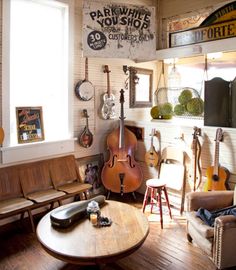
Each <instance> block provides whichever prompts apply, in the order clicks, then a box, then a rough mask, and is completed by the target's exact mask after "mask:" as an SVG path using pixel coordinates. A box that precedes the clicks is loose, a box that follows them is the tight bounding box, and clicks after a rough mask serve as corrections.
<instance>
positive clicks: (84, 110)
mask: <svg viewBox="0 0 236 270" xmlns="http://www.w3.org/2000/svg"><path fill="white" fill-rule="evenodd" d="M83 114H84V117H86V118H89V116H88V111H87V109H83Z"/></svg>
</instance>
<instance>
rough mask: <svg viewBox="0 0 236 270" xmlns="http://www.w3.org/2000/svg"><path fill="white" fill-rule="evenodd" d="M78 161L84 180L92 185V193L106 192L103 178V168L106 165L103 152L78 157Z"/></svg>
mask: <svg viewBox="0 0 236 270" xmlns="http://www.w3.org/2000/svg"><path fill="white" fill-rule="evenodd" d="M76 162H77V165H78V168H79V174H80V177H81V179H82V181H83V182H84V183H89V184H91V185H92V193H93V194H96V195H97V194H103V193H104V192H105V188H104V186H103V184H102V180H101V170H102V167H103V165H104V158H103V154H98V155H94V156H89V157H83V158H78V159H76Z"/></svg>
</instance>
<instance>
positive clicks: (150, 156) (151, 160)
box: [145, 129, 159, 167]
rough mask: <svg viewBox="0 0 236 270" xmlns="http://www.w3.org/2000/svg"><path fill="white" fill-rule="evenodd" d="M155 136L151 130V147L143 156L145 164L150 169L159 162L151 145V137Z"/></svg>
mask: <svg viewBox="0 0 236 270" xmlns="http://www.w3.org/2000/svg"><path fill="white" fill-rule="evenodd" d="M155 135H156V130H155V129H152V134H151V147H150V149H149V151H148V152H147V153H146V154H145V162H146V164H147V165H148V166H150V167H156V166H157V164H158V161H159V156H158V153H157V152H156V150H155V147H154V145H153V137H154V136H155Z"/></svg>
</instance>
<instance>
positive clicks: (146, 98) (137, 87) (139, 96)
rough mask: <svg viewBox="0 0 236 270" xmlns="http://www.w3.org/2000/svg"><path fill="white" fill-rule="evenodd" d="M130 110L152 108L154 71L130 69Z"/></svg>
mask: <svg viewBox="0 0 236 270" xmlns="http://www.w3.org/2000/svg"><path fill="white" fill-rule="evenodd" d="M129 71H130V81H129V87H130V108H147V107H152V88H153V70H151V69H144V68H136V67H130V68H129Z"/></svg>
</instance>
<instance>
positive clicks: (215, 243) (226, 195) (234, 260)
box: [186, 191, 236, 269]
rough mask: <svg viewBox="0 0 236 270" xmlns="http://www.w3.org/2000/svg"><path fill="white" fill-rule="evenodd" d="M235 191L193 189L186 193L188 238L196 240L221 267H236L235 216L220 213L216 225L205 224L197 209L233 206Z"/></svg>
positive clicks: (211, 209)
mask: <svg viewBox="0 0 236 270" xmlns="http://www.w3.org/2000/svg"><path fill="white" fill-rule="evenodd" d="M233 201H234V191H210V192H190V193H188V194H186V204H187V205H186V206H187V211H186V219H187V239H188V241H189V242H192V241H193V242H194V243H196V244H197V245H198V246H199V247H200V248H201V249H202V250H203V251H204V252H205V253H206V254H207V255H208V256H209V257H210V258H211V259H212V261H213V262H214V263H215V265H216V267H217V268H218V269H224V268H226V267H232V266H236V256H235V250H236V216H233V215H227V216H219V217H217V218H216V219H215V223H214V227H210V226H208V225H206V224H205V223H204V222H203V221H202V220H201V219H200V218H199V217H197V216H196V211H197V210H198V209H199V208H200V207H202V208H205V209H207V210H209V211H213V210H216V209H222V208H225V207H228V206H232V205H233V203H234V202H233Z"/></svg>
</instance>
